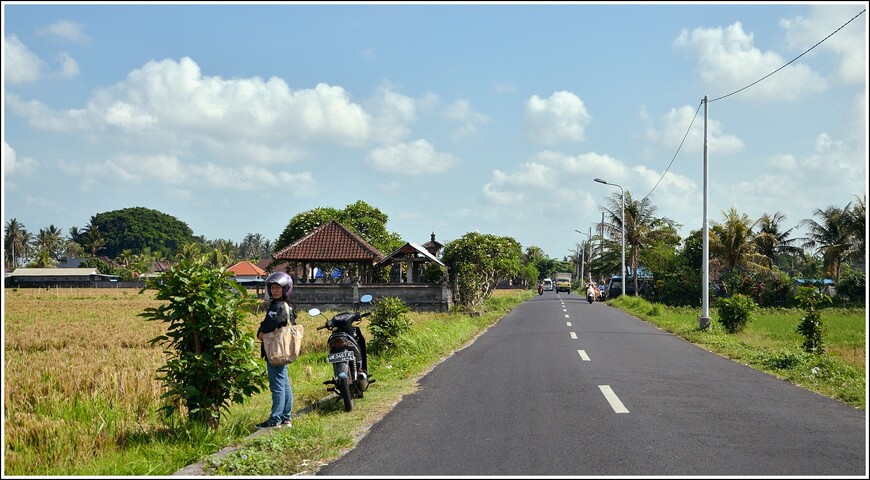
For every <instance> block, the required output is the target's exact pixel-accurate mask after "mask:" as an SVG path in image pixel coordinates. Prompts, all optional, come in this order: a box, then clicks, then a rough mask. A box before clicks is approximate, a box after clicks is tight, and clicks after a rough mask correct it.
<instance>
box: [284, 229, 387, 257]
mask: <svg viewBox="0 0 870 480" xmlns="http://www.w3.org/2000/svg"><path fill="white" fill-rule="evenodd" d="M274 257H275V258H276V259H281V260H320V261H329V262H359V261H364V260H367V261H371V262H372V263H377V262H379V261H381V260H383V258H384V255H383V254H382V253H381V252H380V251H378V249H377V248H375V247H373V246H372V245H371V244H370V243H369V242H367V241H365V240H363V238H362V237H360V236H359V235H357V234H356V233H353V232H352V231H350V230H349V229H348V228H347V227H345V226H344V225H342V224H340V223H338V222H336V221H335V220H330V221H329V222H328V223H324V224H323V225H321V226H319V227H317V228H315V229H314V230H312V231H311V233H309V234H308V235H305V236H304V237H302V238H300V239H299V240H296V241H295V242H293V243H292V244H290V245H288V246H286V247H284V248H283V249H281V251H280V252H278V253H276V254H275V255H274Z"/></svg>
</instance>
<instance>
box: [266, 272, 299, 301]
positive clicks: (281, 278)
mask: <svg viewBox="0 0 870 480" xmlns="http://www.w3.org/2000/svg"><path fill="white" fill-rule="evenodd" d="M273 283H277V284H278V285H281V289H282V291H283V293H282V294H281V298H283V299H284V300H290V295H291V294H292V293H293V277H291V276H290V275H288V274H287V273H285V272H274V273H271V274H269V276H268V277H266V295H268V296H269V298H272V287H271V285H272V284H273ZM272 299H273V298H272ZM273 300H274V299H273Z"/></svg>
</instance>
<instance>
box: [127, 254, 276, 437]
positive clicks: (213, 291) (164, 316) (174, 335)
mask: <svg viewBox="0 0 870 480" xmlns="http://www.w3.org/2000/svg"><path fill="white" fill-rule="evenodd" d="M145 290H155V291H156V294H155V298H156V299H157V300H163V301H164V302H166V303H163V304H162V305H160V306H158V307H148V308H146V309H145V311H143V312H142V313H141V314H140V316H142V317H144V318H145V320H148V321H157V322H163V323H165V324H166V333H165V334H164V335H158V336H157V337H155V338H153V339H152V340H151V344H152V345H153V344H159V345H161V346H163V348H164V354H165V355H166V356H167V359H168V360H167V362H166V363H165V364H164V365H163V366H162V367H160V368H158V370H157V372H158V379H159V380H161V381H162V382H163V384H164V386H165V387H166V389H167V390H166V393H164V394H163V397H164V398H165V399H167V400H168V402H167V403H166V404H165V405H164V406H163V407H162V408H161V410H162V411H164V413H166V414H167V415H172V414H174V413H176V412H178V411H179V410H180V405H182V404H183V406H184V408H185V409H186V410H187V415H188V418H189V419H191V420H193V421H199V422H204V423H205V424H207V425H209V426H210V427H212V428H213V429H217V428H218V427H219V425H220V416H221V413H222V412H226V410H227V409H228V408H229V406H230V405H231V404H232V403H239V402H243V401H245V399H247V398H248V397H250V396H251V395H253V394H255V393H257V392H259V391H261V390H262V389H263V387H264V386H265V382H266V375H265V365H264V363H263V362H262V361H260V359H259V357H260V356H259V352H258V350H257V348H256V342H255V341H254V335H253V333H252V332H251V331H250V329H248V328H246V327H245V320H246V316H247V313H246V310H245V309H246V308H250V307H253V306H255V305H256V304H257V300H256V299H255V298H254V297H253V296H251V295H249V294H248V293H247V291H246V290H245V289H244V288H243V287H241V286H240V285H239V284H238V283H237V282H235V281H234V280H233V279H232V277H231V275H230V274H229V273H228V272H227V271H226V269H224V268H220V269H216V268H211V267H209V266H208V265H207V263H206V258H205V257H199V258H196V259H182V260H180V261H179V262H178V263H177V264H176V265H174V266H172V267H170V268H169V269H168V270H166V271H165V272H164V273H163V275H161V276H160V278H159V279H154V278H152V279H149V280H148V281H147V282H146V285H145V287H144V288H142V290H141V291H140V293H142V292H144V291H145Z"/></svg>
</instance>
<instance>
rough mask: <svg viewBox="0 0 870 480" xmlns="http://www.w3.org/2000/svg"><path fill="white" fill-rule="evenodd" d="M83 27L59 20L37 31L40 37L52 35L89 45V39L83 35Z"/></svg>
mask: <svg viewBox="0 0 870 480" xmlns="http://www.w3.org/2000/svg"><path fill="white" fill-rule="evenodd" d="M84 30H85V26H84V25H82V24H80V23H74V22H70V21H67V20H60V21H57V22H54V23H52V24H51V25H49V26H47V27H42V28H40V29H39V30H37V33H39V34H40V35H53V36H56V37H60V38H63V39H64V40H69V41H71V42H75V43H89V42H90V38H88V36H87V35H85V33H84Z"/></svg>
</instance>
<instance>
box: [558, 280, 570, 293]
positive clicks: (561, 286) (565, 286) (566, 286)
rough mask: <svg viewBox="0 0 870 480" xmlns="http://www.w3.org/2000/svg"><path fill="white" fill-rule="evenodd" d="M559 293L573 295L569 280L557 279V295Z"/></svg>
mask: <svg viewBox="0 0 870 480" xmlns="http://www.w3.org/2000/svg"><path fill="white" fill-rule="evenodd" d="M558 292H567V293H568V294H570V293H571V281H570V280H568V279H567V278H558V279H556V293H558Z"/></svg>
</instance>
